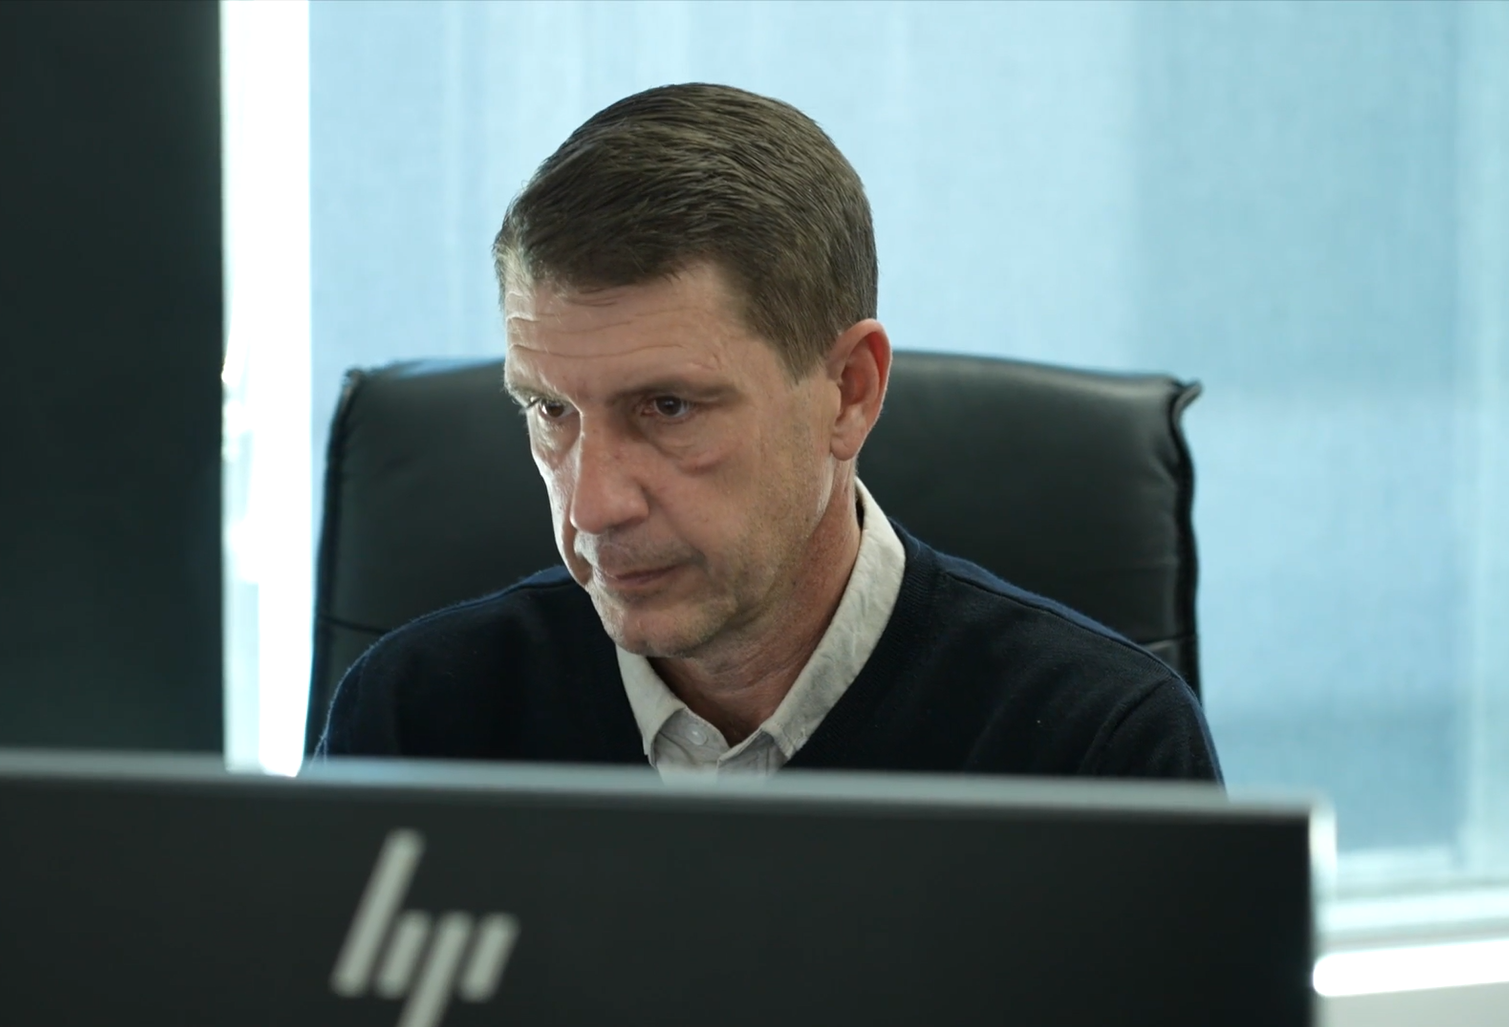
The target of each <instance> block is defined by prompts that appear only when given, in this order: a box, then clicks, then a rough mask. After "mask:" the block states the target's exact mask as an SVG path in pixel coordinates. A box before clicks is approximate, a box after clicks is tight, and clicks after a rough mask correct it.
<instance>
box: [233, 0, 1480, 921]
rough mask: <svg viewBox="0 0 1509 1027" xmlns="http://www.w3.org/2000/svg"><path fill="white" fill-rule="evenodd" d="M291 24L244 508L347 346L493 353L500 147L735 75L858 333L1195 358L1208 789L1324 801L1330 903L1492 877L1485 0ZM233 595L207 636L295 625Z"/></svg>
mask: <svg viewBox="0 0 1509 1027" xmlns="http://www.w3.org/2000/svg"><path fill="white" fill-rule="evenodd" d="M229 24H230V23H229V21H228V29H229ZM307 30H308V50H307V53H308V58H307V69H308V96H307V112H308V126H309V127H308V145H309V150H308V167H309V175H308V190H309V192H308V233H309V245H310V251H309V252H310V254H311V257H310V266H309V279H308V283H309V284H308V287H307V289H308V293H307V294H308V296H309V297H310V308H309V309H310V314H309V321H308V324H309V326H310V331H309V336H308V337H309V346H308V350H307V356H306V355H305V354H303V353H295V352H294V351H293V350H294V349H296V348H297V347H296V346H294V347H293V348H289V347H287V346H285V352H284V354H283V355H282V356H279V357H276V358H275V359H277V360H287V361H290V362H291V363H289V364H288V366H289V368H293V364H294V363H298V362H300V361H303V365H302V366H301V367H300V368H298V369H296V373H293V374H292V378H291V379H288V380H297V376H298V375H300V374H304V373H305V371H306V369H307V373H308V374H309V376H310V377H309V381H310V382H311V383H312V386H311V388H310V390H309V392H308V393H307V395H308V396H309V397H310V398H309V403H308V406H307V409H304V408H298V407H296V402H295V400H294V399H290V400H289V401H288V402H289V403H290V404H294V406H284V407H282V408H280V413H279V414H278V415H277V416H273V417H270V418H264V420H262V421H257V422H256V423H255V424H251V427H250V428H248V429H247V430H246V431H245V432H243V433H242V434H241V435H236V434H235V431H233V432H232V434H231V436H230V438H231V439H232V440H235V439H240V440H242V442H244V443H245V444H246V445H248V446H250V447H252V448H253V449H254V448H255V447H256V446H259V445H263V439H262V437H261V436H260V435H258V433H259V432H262V431H264V430H270V429H267V428H266V427H265V426H266V425H267V424H270V423H274V422H277V421H278V417H285V419H286V417H288V416H292V417H294V420H295V421H296V422H297V423H296V424H294V427H295V428H296V429H297V432H298V433H299V434H298V439H299V442H298V444H299V445H302V446H303V447H304V450H305V455H304V456H301V457H300V458H299V460H294V461H292V462H290V463H289V464H288V465H287V468H288V469H290V470H293V469H298V473H306V472H307V476H308V477H309V478H310V482H309V485H308V486H307V487H306V486H305V485H302V484H301V485H300V486H299V487H298V488H294V489H291V490H289V491H287V493H286V495H285V496H284V503H283V507H282V509H284V510H285V512H287V511H292V513H289V514H288V517H289V518H291V519H285V522H284V523H285V525H286V527H285V529H283V530H285V532H290V533H293V534H298V533H299V532H300V531H302V530H303V528H302V527H301V526H302V525H304V524H306V523H307V524H309V526H310V528H309V530H310V531H312V530H313V525H315V524H317V523H318V516H319V511H318V510H317V509H311V497H314V499H313V501H314V502H316V503H317V502H318V495H319V492H318V489H317V488H314V487H313V481H314V478H316V477H317V476H318V475H319V474H320V472H321V463H322V454H323V447H324V441H325V430H326V425H327V423H328V420H329V417H330V414H331V412H332V409H333V405H334V402H335V399H336V396H337V392H338V386H339V381H340V377H341V373H342V371H343V370H344V369H345V368H346V367H348V366H351V365H368V364H375V363H381V362H385V361H388V360H392V359H398V358H410V357H418V356H441V355H464V354H472V355H482V354H493V355H497V354H500V353H501V351H502V336H501V327H500V324H499V319H498V316H497V311H496V298H495V287H494V284H493V282H492V279H491V267H490V262H489V256H488V248H489V244H490V241H491V238H492V235H493V233H494V232H495V231H496V229H497V226H498V223H499V221H500V219H501V216H502V213H503V209H504V207H505V205H506V204H507V202H508V200H509V199H510V198H511V196H512V195H513V194H514V192H515V191H516V190H517V189H518V187H519V186H520V185H521V184H522V183H523V181H524V180H525V178H526V177H527V176H528V174H529V173H530V171H531V170H532V169H533V167H534V165H535V164H536V163H537V162H538V161H539V160H541V159H542V158H543V157H545V156H546V155H547V154H548V153H550V152H551V151H552V150H553V149H554V148H555V146H556V145H557V144H559V142H560V141H561V140H562V139H564V138H565V136H566V135H567V134H568V133H569V132H570V130H571V129H572V128H574V127H575V126H576V125H577V124H579V123H580V122H581V121H582V120H583V119H584V118H586V117H587V116H588V115H589V114H591V113H592V112H593V111H595V110H597V109H599V108H601V107H602V106H605V105H606V104H607V103H609V102H611V101H613V100H615V99H617V98H619V97H621V96H623V95H626V94H628V93H630V92H633V91H636V90H638V89H641V88H644V87H647V86H650V85H655V84H660V83H664V82H671V81H686V80H711V81H720V82H728V83H731V84H734V85H740V86H744V87H746V88H750V89H754V90H756V91H760V92H765V93H769V94H771V95H774V96H777V97H780V98H782V99H785V100H789V101H790V102H792V103H794V104H796V105H797V106H798V107H800V108H802V109H803V110H804V111H806V112H808V113H809V114H811V115H812V116H813V117H814V118H816V119H817V120H818V121H819V122H820V123H821V124H822V125H823V126H824V127H825V128H826V129H827V130H828V131H829V133H830V134H831V135H832V136H833V137H834V139H835V141H836V142H837V143H838V145H839V146H840V148H841V149H842V150H843V151H844V152H845V153H846V154H847V155H848V157H849V158H850V160H851V161H852V162H853V163H854V165H855V166H856V168H857V169H858V170H859V172H860V174H861V176H862V177H863V179H864V181H865V183H866V185H867V188H868V190H869V193H870V197H871V201H872V204H873V207H874V210H875V217H876V226H877V234H878V242H879V247H880V256H881V266H882V278H881V316H882V319H883V320H884V321H885V322H886V324H887V327H888V328H889V329H890V331H891V334H892V338H893V340H894V341H895V342H896V344H897V345H898V346H900V347H902V348H909V349H940V350H954V351H963V352H978V353H994V354H1001V355H1009V356H1015V357H1023V358H1029V359H1041V360H1048V361H1053V362H1059V363H1070V364H1076V365H1083V366H1091V367H1098V368H1110V369H1129V370H1130V369H1138V370H1162V371H1169V372H1172V373H1175V374H1177V375H1180V376H1184V377H1191V378H1198V379H1200V380H1201V381H1203V382H1204V384H1205V387H1206V392H1205V395H1204V397H1203V398H1202V399H1201V400H1200V401H1199V402H1198V403H1197V404H1195V406H1194V407H1193V408H1191V410H1190V412H1189V414H1188V417H1187V420H1186V427H1187V431H1188V434H1189V437H1190V440H1191V445H1192V448H1193V451H1194V454H1195V459H1196V463H1197V508H1196V529H1197V533H1198V539H1199V545H1200V553H1201V571H1202V577H1201V586H1200V608H1199V613H1200V617H1201V631H1202V636H1203V646H1204V650H1203V654H1202V666H1203V673H1204V679H1205V688H1206V696H1207V709H1208V711H1209V715H1210V719H1211V722H1212V725H1213V729H1214V732H1215V735H1216V741H1217V744H1218V746H1219V749H1220V752H1221V755H1222V757H1223V760H1224V762H1225V765H1226V770H1227V774H1228V778H1229V781H1230V784H1231V785H1232V787H1233V788H1234V789H1244V788H1262V787H1270V786H1284V787H1302V788H1310V789H1319V790H1321V791H1323V792H1324V793H1326V794H1327V795H1329V796H1330V797H1331V798H1332V799H1333V801H1334V803H1335V805H1336V807H1337V810H1338V822H1339V841H1340V848H1341V868H1342V884H1343V886H1344V887H1345V888H1347V889H1348V890H1349V891H1351V892H1353V893H1366V892H1368V891H1369V890H1374V889H1381V890H1384V891H1387V890H1390V889H1397V888H1399V887H1401V886H1402V885H1403V884H1405V883H1409V882H1415V883H1428V882H1432V881H1434V882H1437V883H1440V882H1456V883H1464V882H1470V881H1482V880H1489V879H1492V878H1495V877H1502V876H1504V875H1505V874H1506V873H1509V287H1506V285H1505V283H1506V282H1509V62H1506V61H1504V60H1503V59H1502V56H1503V54H1505V53H1509V5H1503V4H1486V3H1485V4H1454V5H1448V4H1439V5H1437V4H1334V5H1316V4H1307V3H1287V2H1275V3H1267V4H1245V3H1209V4H1200V5H1184V4H1179V5H1171V4H1170V5H1165V4H1088V3H1086V4H1048V3H1044V4H1032V3H1017V4H990V3H983V4H970V3H959V4H928V3H718V4H694V3H602V4H599V3H566V2H551V3H498V4H493V3H474V2H469V0H459V2H458V0H448V2H436V3H389V2H341V3H324V2H319V0H316V2H314V3H312V4H310V5H309V7H308V11H307ZM229 52H230V51H229V50H228V54H229ZM228 88H229V87H228ZM228 145H229V144H228ZM234 273H235V267H234V266H233V268H232V274H233V275H234ZM235 316H236V315H235V311H234V310H233V314H232V317H233V319H234V318H235ZM232 338H233V344H234V340H235V335H234V333H233V337H232ZM265 344H266V343H265V340H262V339H258V340H257V341H254V342H250V343H248V345H250V346H252V347H254V348H255V347H257V346H262V345H265ZM258 352H260V351H258ZM270 352H271V351H269V353H270ZM249 359H250V360H251V366H255V365H256V363H257V360H258V359H262V358H261V357H259V356H257V355H256V353H254V354H253V356H252V357H251V358H249ZM267 359H274V358H273V357H271V356H270V355H269V356H267ZM295 391H297V387H295ZM289 410H293V411H294V413H293V414H288V413H287V411H289ZM306 414H307V417H308V420H307V422H305V421H304V420H303V418H304V417H305V415H306ZM247 423H250V422H247ZM306 423H307V436H306V435H305V434H303V433H304V432H305V431H306V428H305V427H304V425H305V424H306ZM233 427H235V426H233ZM237 430H239V428H237ZM290 444H291V443H289V442H288V440H287V439H285V440H284V441H283V442H268V443H267V445H270V446H272V445H282V446H287V445H290ZM305 459H307V460H308V461H309V463H307V464H306V463H300V461H302V460H305ZM233 476H234V475H233ZM236 480H243V479H236ZM262 487H264V488H271V486H262ZM250 488H251V493H250V494H251V500H250V503H251V508H255V506H256V502H257V488H258V486H257V483H256V480H255V474H253V475H252V478H251V479H250ZM542 501H543V498H542ZM247 509H248V508H247V507H244V506H243V507H236V506H235V504H231V505H230V506H228V510H229V511H230V515H231V517H232V518H233V520H234V519H235V518H237V517H238V516H244V514H245V513H246V510H247ZM238 510H239V513H238ZM295 515H296V516H295ZM230 528H231V530H232V532H239V533H240V534H239V535H235V536H233V537H235V538H237V539H239V544H242V545H250V546H258V545H260V546H266V545H268V544H270V542H269V539H268V538H267V537H263V536H257V532H258V531H263V530H264V529H263V528H259V527H258V526H257V524H256V523H253V522H247V523H245V524H243V523H242V522H241V521H239V520H236V521H235V523H233V524H232V525H231V526H230ZM254 536H256V537H254ZM287 537H292V535H288V536H287ZM300 537H302V538H303V541H302V543H300V545H297V546H293V547H291V548H287V549H285V550H284V551H285V553H288V554H294V553H296V554H297V557H296V558H297V559H298V560H307V557H308V553H309V547H308V537H307V536H300ZM300 546H302V548H301V547H300ZM290 573H291V574H293V576H295V577H297V576H298V570H297V568H296V567H294V568H293V570H292V571H290ZM301 580H302V581H303V585H302V587H303V588H304V589H305V591H304V592H302V593H300V592H298V591H297V588H295V587H294V586H292V585H290V586H288V587H287V589H286V590H285V593H283V594H285V595H289V596H294V595H304V596H307V594H308V593H307V589H308V581H307V576H305V577H303V578H302V579H301ZM231 587H232V588H236V587H240V588H242V589H243V590H244V589H247V588H253V587H254V586H252V585H250V584H249V583H247V582H246V581H241V583H240V584H239V585H237V583H236V582H235V581H233V582H232V585H231ZM244 594H245V595H250V594H251V593H244ZM243 607H244V604H243ZM258 609H260V610H261V616H262V620H260V621H259V622H257V623H255V624H252V625H250V626H249V627H246V626H238V627H234V628H233V636H234V635H235V631H240V632H241V635H239V636H235V637H239V638H241V639H242V644H238V643H236V642H235V641H234V639H233V642H232V646H231V651H232V652H243V653H245V652H249V651H252V650H255V649H256V646H255V645H251V648H250V649H248V648H247V644H245V639H246V638H248V637H251V636H248V635H247V632H248V631H261V632H263V633H264V634H265V633H267V632H269V631H271V632H273V635H272V636H270V637H273V638H285V639H294V641H288V642H287V643H286V644H284V649H283V650H279V651H280V652H283V651H285V650H286V648H287V645H297V644H299V643H298V642H297V640H296V639H295V636H296V635H297V634H298V632H303V634H304V637H307V632H308V617H307V613H306V611H307V610H308V605H307V604H305V605H304V606H302V607H299V606H287V605H286V604H284V606H283V607H281V608H280V607H279V606H278V603H273V604H272V605H268V604H267V603H262V604H261V605H259V606H258ZM269 618H271V620H270V619H269ZM278 618H282V620H278ZM284 621H286V622H287V625H292V628H289V627H287V626H286V625H285V627H284V628H282V629H280V628H278V627H277V625H278V624H281V623H283V622H284ZM280 630H281V631H282V634H281V635H280V634H278V633H277V632H279V631H280ZM279 644H283V643H279ZM303 644H304V645H305V648H304V649H303V650H302V651H301V652H302V655H303V656H304V657H307V642H306V643H303ZM260 651H261V652H262V654H263V655H262V658H263V659H264V660H265V659H270V658H271V659H277V658H279V657H277V654H276V653H273V652H272V651H271V650H270V649H269V648H268V647H267V646H266V645H264V646H263V647H262V649H261V650H260ZM285 655H286V653H285ZM298 662H299V661H298V659H297V658H294V659H284V660H283V662H282V663H281V664H276V666H279V667H282V668H285V670H284V671H279V673H283V674H284V677H283V678H282V679H279V680H276V681H275V680H274V679H272V678H270V677H268V676H267V674H266V673H264V674H263V676H262V680H263V681H265V682H267V684H266V685H265V686H264V688H265V689H269V690H270V689H273V688H283V689H286V688H287V687H288V686H289V683H290V682H293V681H295V680H298V679H297V678H295V677H292V676H290V675H292V674H293V670H292V669H291V668H295V667H297V666H298ZM304 666H306V667H307V660H306V663H305V664H304ZM236 673H238V672H235V671H234V669H233V674H232V677H233V679H235V680H240V681H243V682H247V681H251V682H254V681H255V677H256V674H255V672H248V671H246V670H245V668H244V666H243V668H242V670H241V671H240V672H239V673H240V674H241V677H240V678H236ZM306 676H307V675H306ZM236 687H241V686H236ZM299 687H302V684H301V683H300V685H299ZM247 688H251V689H252V690H255V685H248V686H246V688H243V689H242V692H241V693H240V694H241V695H242V700H241V701H242V705H241V706H237V705H236V704H237V700H236V699H235V698H234V697H233V698H232V701H231V703H230V704H228V705H229V706H230V707H231V709H232V711H233V712H232V716H233V718H234V717H235V716H237V714H236V713H235V710H236V709H243V710H245V709H256V708H258V707H257V705H256V702H252V703H251V705H250V706H247V705H246V702H247V700H246V699H245V695H246V694H248V692H247ZM269 694H270V693H269ZM280 702H281V704H279V703H271V702H270V701H267V700H265V701H264V702H263V705H262V707H261V708H262V709H263V710H264V714H263V716H262V720H261V721H260V722H259V723H260V725H261V726H260V728H258V730H260V731H262V732H264V734H265V738H264V742H265V741H266V740H267V739H271V738H273V736H274V735H278V732H279V731H282V732H283V733H282V734H281V735H278V737H280V738H282V739H283V741H281V742H276V743H275V745H283V746H284V747H285V748H286V746H287V744H288V739H290V738H291V739H297V738H298V737H299V732H300V731H301V730H302V715H303V706H302V702H301V693H300V695H297V696H294V697H293V698H291V699H285V700H282V701H280ZM267 711H271V712H267ZM280 711H281V712H280ZM287 716H293V717H295V718H296V723H294V725H293V727H292V732H291V733H289V732H288V731H285V730H283V727H286V726H287V725H283V727H279V725H280V724H282V721H280V720H278V718H279V717H287ZM269 718H270V719H269ZM240 723H241V724H242V726H243V730H242V731H241V734H240V735H239V736H238V735H237V729H236V726H235V725H233V730H232V732H231V735H232V737H233V744H236V743H234V738H236V737H240V738H241V739H242V740H243V741H242V743H241V744H242V745H243V749H247V746H250V748H249V749H247V751H257V750H258V746H257V743H256V742H255V741H253V742H250V743H248V742H246V739H248V738H251V737H252V736H251V735H250V734H248V733H247V732H248V731H249V730H251V729H250V728H245V724H249V723H250V721H247V720H245V718H244V717H243V720H242V721H241V722H240ZM267 744H274V743H272V742H268V743H267ZM293 744H294V746H295V749H294V750H293V752H292V759H293V760H294V761H295V762H296V759H297V751H296V747H297V742H294V743H293ZM260 751H262V752H263V753H264V761H266V759H269V758H272V757H267V756H266V754H267V753H269V752H271V750H270V749H268V748H267V745H263V746H262V747H261V750H260ZM279 751H282V750H279ZM288 758H290V757H289V754H288V753H284V754H283V755H282V756H278V757H276V759H282V760H285V761H286V760H287V759H288Z"/></svg>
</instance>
